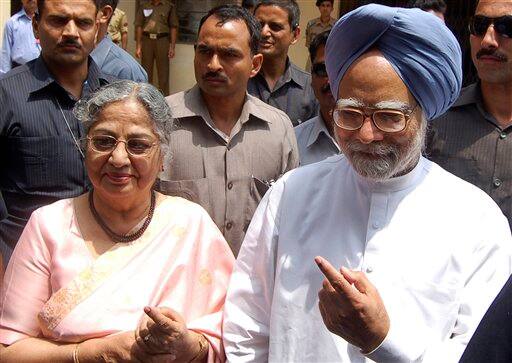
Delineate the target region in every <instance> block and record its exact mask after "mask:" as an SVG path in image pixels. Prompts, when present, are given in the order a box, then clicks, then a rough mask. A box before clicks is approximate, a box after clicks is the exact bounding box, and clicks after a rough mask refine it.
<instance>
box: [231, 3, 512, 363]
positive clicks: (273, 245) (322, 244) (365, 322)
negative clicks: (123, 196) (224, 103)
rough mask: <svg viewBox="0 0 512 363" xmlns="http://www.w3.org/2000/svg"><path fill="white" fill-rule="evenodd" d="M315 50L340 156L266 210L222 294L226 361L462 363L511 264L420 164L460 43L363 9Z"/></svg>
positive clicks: (268, 199)
mask: <svg viewBox="0 0 512 363" xmlns="http://www.w3.org/2000/svg"><path fill="white" fill-rule="evenodd" d="M325 52H326V57H325V62H326V66H327V73H328V75H329V82H330V86H331V90H332V93H333V95H334V96H335V97H336V99H337V102H336V106H335V110H334V113H333V116H334V122H335V127H334V133H335V135H336V138H337V140H338V144H339V145H340V148H341V150H342V152H343V154H344V155H338V156H333V157H330V158H328V159H325V160H323V161H320V162H318V163H315V164H311V165H307V166H305V167H301V168H297V169H295V170H292V171H291V172H289V173H287V174H286V175H284V176H283V177H282V178H281V179H279V180H278V181H277V182H276V183H275V184H274V185H273V186H272V188H271V189H270V190H269V191H268V192H267V194H266V195H265V197H264V198H263V199H262V201H261V203H260V205H259V207H258V209H257V210H256V212H255V214H254V217H253V219H252V221H251V224H250V226H249V229H248V230H247V233H246V236H245V239H244V242H243V244H242V247H241V249H240V253H239V255H238V259H237V261H236V263H235V267H234V269H233V274H232V276H231V281H230V286H229V289H228V294H227V298H226V304H225V308H224V330H223V332H224V346H225V351H226V355H227V357H228V361H232V362H237V363H238V362H249V361H251V362H253V361H255V362H264V361H265V362H266V361H268V362H342V363H347V362H349V363H356V362H364V361H375V362H393V363H395V362H396V363H403V362H442V363H452V362H453V363H455V362H458V360H459V359H460V357H461V355H462V352H463V350H464V348H465V345H466V344H467V342H468V340H469V339H470V337H471V335H472V333H473V331H474V330H475V328H476V326H477V325H478V322H479V321H480V319H481V318H482V316H483V315H484V313H485V311H486V309H487V308H488V307H489V305H490V304H491V302H492V300H493V298H494V297H495V296H496V294H497V293H498V292H499V290H500V288H501V287H502V286H503V284H504V283H505V281H506V280H507V278H508V277H509V275H510V272H511V262H510V261H511V257H512V253H511V249H512V236H511V234H510V230H509V227H508V223H507V221H506V218H505V217H504V216H503V215H502V213H501V212H500V210H499V208H498V206H497V205H496V204H495V203H494V202H493V201H492V200H491V199H490V198H489V197H488V196H487V195H485V193H484V192H482V191H481V190H479V189H478V188H476V187H475V186H473V185H471V184H469V183H466V182H464V181H463V180H461V179H459V178H457V177H455V176H454V175H452V174H450V173H448V172H446V171H445V170H443V169H442V168H441V167H439V166H438V165H436V164H434V163H432V162H431V161H429V160H427V159H425V158H423V157H422V156H421V150H422V146H423V142H424V138H425V132H426V131H425V130H426V126H427V122H428V121H429V120H432V119H434V118H436V117H438V116H439V115H441V114H443V113H444V112H445V111H446V110H447V109H448V108H449V107H450V106H451V105H452V104H453V102H455V100H456V99H457V97H458V95H459V92H460V89H461V84H462V70H461V58H462V57H461V51H460V47H459V45H458V42H457V40H456V38H455V37H454V35H453V34H452V33H451V31H450V30H449V29H448V28H447V27H446V26H445V25H444V24H443V23H442V22H440V21H439V20H438V19H436V18H435V17H433V16H432V15H430V14H427V13H426V12H424V11H421V10H419V9H404V8H391V7H386V6H382V5H376V4H370V5H366V6H362V7H359V8H357V9H356V10H354V11H352V12H350V13H348V14H346V15H344V17H342V19H341V20H339V21H338V22H337V23H336V25H335V26H334V27H333V29H332V30H331V34H330V35H329V38H328V40H327V44H326V51H325ZM322 256H323V257H322ZM331 263H332V264H331Z"/></svg>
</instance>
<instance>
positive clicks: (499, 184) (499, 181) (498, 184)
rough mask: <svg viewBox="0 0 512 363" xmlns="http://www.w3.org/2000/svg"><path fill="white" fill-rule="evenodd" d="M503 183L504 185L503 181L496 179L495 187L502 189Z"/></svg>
mask: <svg viewBox="0 0 512 363" xmlns="http://www.w3.org/2000/svg"><path fill="white" fill-rule="evenodd" d="M501 183H502V181H501V179H498V178H496V179H494V186H495V187H496V188H498V187H500V186H501Z"/></svg>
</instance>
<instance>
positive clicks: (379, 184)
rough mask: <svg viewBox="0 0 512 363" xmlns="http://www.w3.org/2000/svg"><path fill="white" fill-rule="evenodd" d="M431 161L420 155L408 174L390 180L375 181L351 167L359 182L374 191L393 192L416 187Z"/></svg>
mask: <svg viewBox="0 0 512 363" xmlns="http://www.w3.org/2000/svg"><path fill="white" fill-rule="evenodd" d="M431 164H432V163H431V162H430V161H428V160H426V159H425V158H424V157H423V156H421V157H420V159H419V161H418V164H416V166H415V167H414V168H413V169H412V170H411V171H410V172H408V173H407V174H405V175H402V176H397V177H394V178H391V179H388V180H383V181H375V180H373V179H369V178H365V177H363V176H361V175H359V174H358V173H357V172H356V171H355V169H354V168H352V167H351V170H352V173H353V174H354V176H355V179H356V180H357V182H358V184H359V185H361V187H362V188H365V189H367V190H369V191H371V192H373V193H392V192H398V191H401V190H405V189H408V188H411V187H416V186H417V185H419V184H420V183H421V181H422V179H424V178H425V176H426V175H427V173H426V172H425V170H426V169H429V168H430V166H431Z"/></svg>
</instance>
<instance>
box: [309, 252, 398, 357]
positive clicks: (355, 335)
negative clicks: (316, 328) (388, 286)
mask: <svg viewBox="0 0 512 363" xmlns="http://www.w3.org/2000/svg"><path fill="white" fill-rule="evenodd" d="M315 262H316V264H317V265H318V267H319V268H320V270H321V271H322V273H323V274H324V276H325V277H326V278H325V279H324V281H323V285H322V289H321V290H320V291H319V292H318V297H319V299H320V301H319V303H318V306H319V308H320V313H321V314H322V319H323V321H324V324H325V326H326V327H327V329H329V331H330V332H332V333H334V334H336V335H339V336H340V337H342V338H343V339H345V340H346V341H347V342H349V343H350V344H353V345H355V346H357V347H359V348H360V349H362V351H363V352H364V353H369V352H371V351H372V350H374V349H375V348H377V347H378V346H379V345H380V344H381V343H382V341H383V340H384V339H385V338H386V335H387V334H388V331H389V317H388V314H387V312H386V308H385V307H384V303H383V302H382V299H381V297H380V295H379V292H378V291H377V289H376V288H375V286H373V285H372V283H371V282H370V281H369V280H368V278H367V277H366V275H365V274H364V273H363V272H359V271H351V270H348V269H347V268H345V267H342V268H341V269H340V271H339V272H338V271H337V270H336V269H335V268H334V267H333V266H332V265H331V264H330V263H329V262H328V261H327V260H326V259H324V258H322V257H319V256H318V257H316V258H315Z"/></svg>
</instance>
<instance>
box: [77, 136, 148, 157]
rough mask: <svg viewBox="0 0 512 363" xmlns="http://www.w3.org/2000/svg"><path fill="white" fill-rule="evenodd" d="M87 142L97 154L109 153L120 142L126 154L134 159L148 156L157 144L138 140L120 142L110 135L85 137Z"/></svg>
mask: <svg viewBox="0 0 512 363" xmlns="http://www.w3.org/2000/svg"><path fill="white" fill-rule="evenodd" d="M87 141H88V144H89V145H90V146H91V148H92V149H93V150H94V151H96V152H99V153H111V152H113V151H114V150H115V149H116V147H117V145H118V144H119V143H120V142H122V143H124V145H125V148H126V152H127V153H128V154H129V155H131V156H135V157H137V156H147V155H149V153H150V152H151V149H153V146H155V145H156V144H157V143H156V142H151V141H149V140H146V139H140V138H131V139H128V140H120V139H116V138H115V137H113V136H110V135H96V136H93V137H87Z"/></svg>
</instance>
